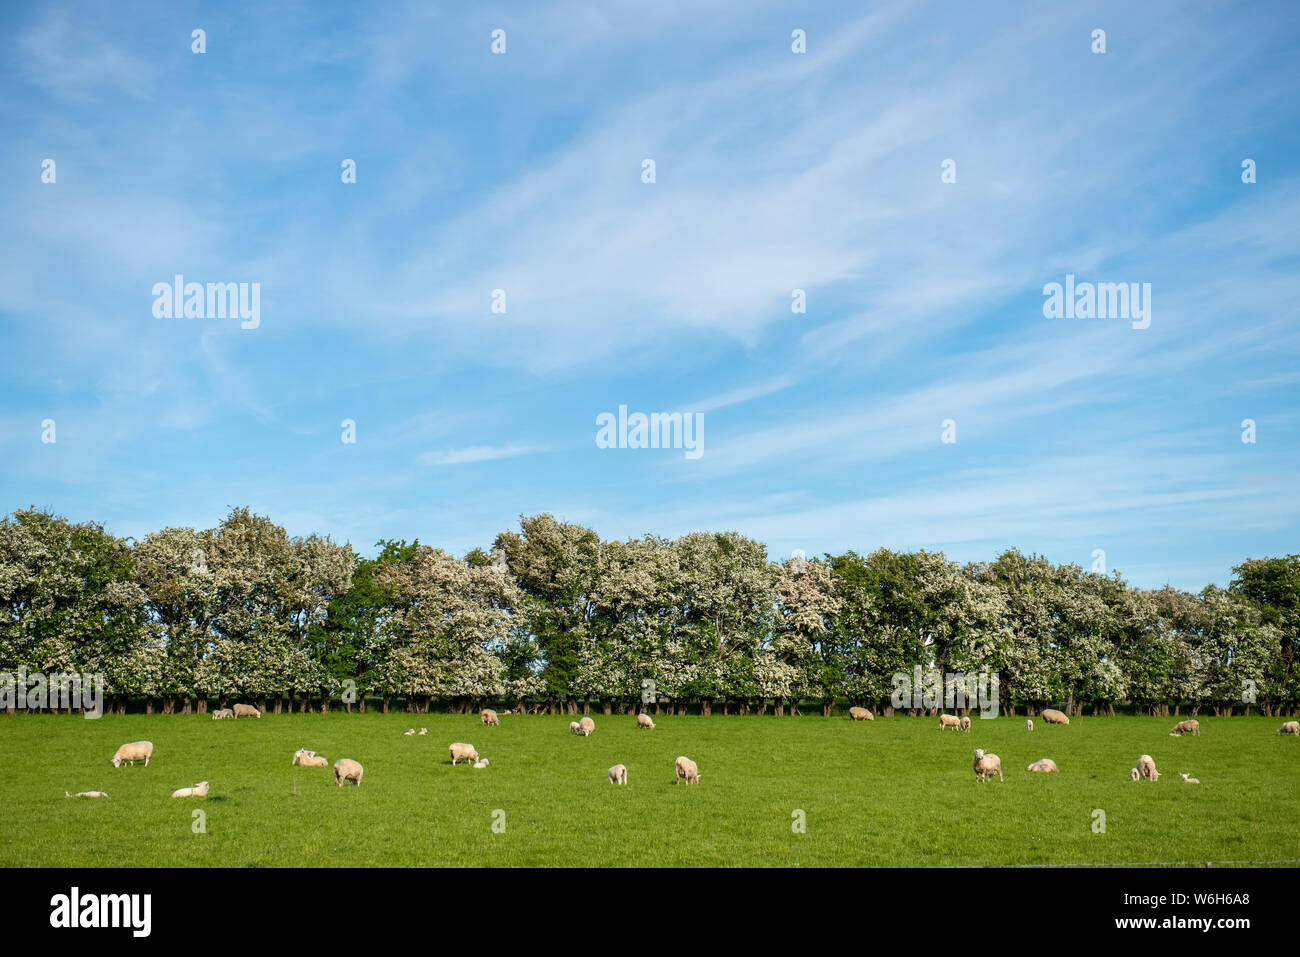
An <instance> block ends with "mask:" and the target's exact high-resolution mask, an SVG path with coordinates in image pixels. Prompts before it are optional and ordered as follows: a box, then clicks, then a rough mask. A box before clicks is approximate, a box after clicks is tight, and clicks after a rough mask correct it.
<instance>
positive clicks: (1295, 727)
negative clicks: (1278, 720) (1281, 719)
mask: <svg viewBox="0 0 1300 957" xmlns="http://www.w3.org/2000/svg"><path fill="white" fill-rule="evenodd" d="M1275 733H1276V734H1296V735H1300V721H1288V722H1287V723H1286V724H1284V725H1282V727H1280V728H1278V729H1277V731H1276V732H1275Z"/></svg>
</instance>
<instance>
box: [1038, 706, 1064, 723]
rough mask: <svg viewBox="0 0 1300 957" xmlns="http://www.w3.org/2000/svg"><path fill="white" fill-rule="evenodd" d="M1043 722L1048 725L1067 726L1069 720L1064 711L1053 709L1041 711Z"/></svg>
mask: <svg viewBox="0 0 1300 957" xmlns="http://www.w3.org/2000/svg"><path fill="white" fill-rule="evenodd" d="M1043 720H1044V721H1046V722H1047V723H1048V724H1069V723H1070V719H1069V717H1068V716H1067V715H1066V714H1065V712H1064V711H1057V710H1056V709H1055V708H1044V709H1043Z"/></svg>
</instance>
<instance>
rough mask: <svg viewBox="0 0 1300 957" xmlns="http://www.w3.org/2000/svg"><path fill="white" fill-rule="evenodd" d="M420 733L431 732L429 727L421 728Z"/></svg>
mask: <svg viewBox="0 0 1300 957" xmlns="http://www.w3.org/2000/svg"><path fill="white" fill-rule="evenodd" d="M420 733H421V734H428V733H429V729H428V728H421V729H420Z"/></svg>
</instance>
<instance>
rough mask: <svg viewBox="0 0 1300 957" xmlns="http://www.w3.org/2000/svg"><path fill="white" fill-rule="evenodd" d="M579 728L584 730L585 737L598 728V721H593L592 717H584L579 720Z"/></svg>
mask: <svg viewBox="0 0 1300 957" xmlns="http://www.w3.org/2000/svg"><path fill="white" fill-rule="evenodd" d="M578 728H579V730H581V731H582V736H583V737H584V738H585V737H588V736H589V735H590V734H591V732H593V731H595V730H596V722H594V721H592V720H591V719H590V718H585V717H584V718H583V719H582V720H581V721H579V722H578Z"/></svg>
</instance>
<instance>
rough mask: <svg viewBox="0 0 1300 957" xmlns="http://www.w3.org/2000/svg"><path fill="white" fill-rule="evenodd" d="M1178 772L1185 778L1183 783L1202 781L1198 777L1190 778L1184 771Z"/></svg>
mask: <svg viewBox="0 0 1300 957" xmlns="http://www.w3.org/2000/svg"><path fill="white" fill-rule="evenodd" d="M1178 774H1179V776H1180V777H1181V778H1182V779H1183V783H1184V784H1200V783H1201V782H1200V781H1198V780H1197V779H1196V778H1189V777H1188V776H1187V775H1186V774H1183V772H1182V771H1179V772H1178Z"/></svg>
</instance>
